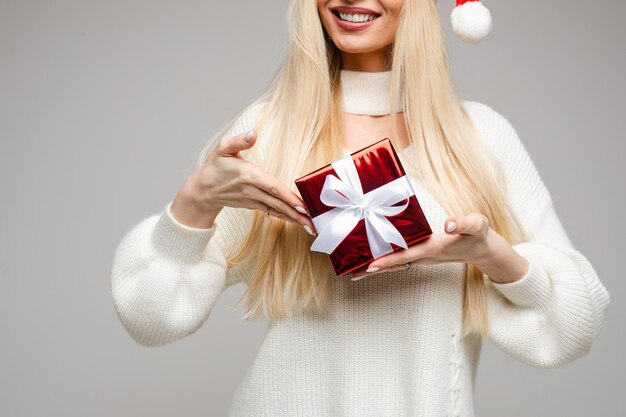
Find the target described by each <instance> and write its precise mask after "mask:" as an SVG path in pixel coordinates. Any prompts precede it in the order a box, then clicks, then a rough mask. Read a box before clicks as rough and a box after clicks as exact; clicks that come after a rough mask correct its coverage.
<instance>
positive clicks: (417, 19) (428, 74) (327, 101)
mask: <svg viewBox="0 0 626 417" xmlns="http://www.w3.org/2000/svg"><path fill="white" fill-rule="evenodd" d="M286 22H287V25H288V29H289V31H288V33H289V40H290V43H289V48H288V52H287V55H286V57H285V59H284V62H283V63H282V65H281V67H280V68H279V70H278V71H277V73H276V75H275V76H274V78H273V79H272V82H271V83H270V84H269V86H268V87H267V89H266V90H265V92H264V93H263V94H262V95H261V96H260V97H259V98H258V99H257V100H255V101H254V102H252V103H251V104H250V105H249V106H247V107H246V109H247V108H250V107H251V106H254V105H257V104H259V103H261V102H265V103H266V104H265V105H264V107H263V111H262V112H261V113H260V115H259V117H258V119H257V120H256V124H255V127H254V128H255V129H256V130H257V134H258V135H259V137H261V136H262V132H263V131H264V129H266V128H269V125H270V123H271V135H272V139H271V140H270V141H268V143H267V149H266V150H265V152H264V154H265V155H271V158H267V159H265V160H263V159H262V158H260V157H258V156H257V157H254V160H255V161H259V165H261V166H262V168H263V169H264V170H265V171H267V172H269V173H270V174H271V175H273V176H275V177H276V178H277V179H279V180H280V181H282V182H283V183H284V184H286V185H287V186H288V187H290V188H291V189H292V190H293V191H294V192H296V193H297V191H296V188H295V185H294V180H295V179H296V178H298V177H300V176H302V175H305V174H307V173H309V172H311V171H313V170H315V169H317V168H319V167H321V166H324V165H326V164H328V163H329V162H330V161H334V160H336V159H339V158H340V157H341V156H342V151H343V141H342V140H339V139H340V138H343V137H344V126H343V103H342V95H341V85H340V68H341V55H340V51H339V50H338V48H337V47H336V46H335V45H334V44H333V42H332V40H331V39H330V37H329V36H328V34H327V33H326V31H325V30H324V29H323V27H322V25H321V24H320V18H319V15H318V11H317V5H316V3H315V2H312V1H310V0H294V1H292V2H291V3H290V5H289V10H288V14H287V20H286ZM391 63H392V65H390V66H391V71H392V73H391V91H390V96H391V97H390V105H391V117H392V118H393V119H392V123H391V125H392V134H391V141H392V142H395V141H396V138H397V137H398V132H397V126H396V121H395V118H396V117H397V116H396V112H397V111H400V109H398V108H397V106H396V103H397V101H398V100H401V102H402V103H403V111H404V118H405V123H406V128H407V130H408V133H409V138H410V142H411V144H410V146H411V147H413V151H414V152H413V155H416V156H415V160H414V161H412V162H414V167H415V172H417V175H419V176H420V180H421V181H422V182H423V184H424V185H425V187H426V188H427V189H428V190H429V191H430V192H431V193H432V195H433V196H434V197H435V198H436V199H437V200H438V202H439V203H440V204H441V206H442V207H443V208H444V209H445V211H446V213H447V214H448V215H449V216H460V215H465V214H467V213H470V212H478V213H482V214H484V215H485V216H486V217H487V218H488V219H489V222H490V225H491V227H492V228H493V229H494V230H495V231H496V232H498V233H499V234H501V235H502V236H503V237H504V238H505V239H506V240H507V241H508V242H510V243H511V244H513V243H516V242H521V241H523V240H525V239H524V236H523V231H522V228H521V227H520V225H519V223H518V222H517V220H516V219H515V217H514V215H513V213H512V212H511V211H510V209H509V207H507V204H506V200H505V198H504V195H503V191H502V190H503V189H502V186H503V183H502V179H503V178H504V176H503V174H502V169H501V166H500V165H499V163H498V162H497V161H496V158H495V157H494V155H493V154H492V153H491V152H490V150H489V149H488V148H487V146H486V145H485V144H484V142H483V141H482V139H481V137H480V136H479V133H478V131H477V129H476V128H475V126H474V125H473V123H472V121H471V119H470V117H469V115H468V114H467V112H466V111H465V109H464V108H463V106H462V101H461V99H460V98H459V97H458V94H457V92H456V89H455V86H454V83H453V80H452V77H451V72H450V69H449V66H448V56H447V52H446V48H445V44H444V39H443V36H442V29H441V23H440V20H439V15H438V11H437V6H436V2H435V1H434V0H405V2H404V5H403V7H402V11H401V13H400V16H399V22H398V28H397V31H396V37H395V41H394V45H393V49H392V53H391V56H390V64H391ZM246 109H243V110H242V111H241V112H240V113H239V114H238V115H236V116H235V117H234V118H233V119H232V120H231V121H230V123H229V125H232V123H233V122H234V121H235V120H236V118H237V117H238V116H239V115H241V114H242V113H243V112H244V111H245V110H246ZM225 129H226V128H224V129H223V130H222V131H221V132H218V133H217V134H216V135H215V136H214V137H213V139H212V140H210V141H209V143H208V144H207V145H206V146H205V148H204V149H203V151H202V152H201V154H200V156H199V158H198V164H199V165H200V164H202V163H204V161H205V160H206V155H207V152H208V151H209V150H210V149H211V147H212V146H213V145H214V141H215V138H216V137H218V136H219V135H220V134H221V133H223V132H224V130H225ZM395 143H397V142H395ZM258 149H259V146H258V145H257V146H254V147H253V148H252V149H250V150H249V151H244V152H256V154H258ZM251 155H252V154H251ZM485 158H487V159H485ZM485 161H487V162H488V163H485ZM303 162H304V163H303ZM491 168H493V169H495V171H491V170H490V169H491ZM252 216H253V217H252V220H251V223H250V229H249V231H248V233H247V235H246V236H245V239H244V240H243V241H242V242H237V244H236V246H234V248H235V249H236V250H234V253H230V254H229V256H228V265H229V266H233V265H236V264H238V263H240V262H242V261H243V260H245V259H249V260H251V261H252V262H253V263H254V264H255V268H254V270H253V271H252V274H253V276H252V278H251V280H250V282H249V283H248V284H249V285H248V288H247V290H246V293H245V294H244V297H245V315H244V318H245V320H246V321H248V320H250V319H251V318H253V317H256V316H257V315H258V314H259V313H263V314H264V315H265V317H266V318H267V319H268V320H270V321H275V320H278V319H280V318H282V317H284V315H285V314H286V313H287V312H290V311H292V310H293V309H296V308H298V309H300V308H301V309H304V310H306V311H309V312H313V313H321V312H323V311H325V308H326V307H327V305H328V300H329V296H330V292H329V290H330V279H332V277H333V274H332V273H331V271H332V270H331V268H330V263H329V262H328V258H327V255H326V254H324V253H320V252H312V251H310V246H311V243H312V239H313V238H312V237H311V236H310V235H308V234H307V233H306V232H305V231H304V230H303V228H302V227H299V226H297V225H295V224H293V223H290V222H287V221H283V220H280V219H277V218H274V217H270V218H266V217H265V216H264V215H263V213H261V212H260V211H258V210H254V211H253V214H252ZM268 253H271V254H272V256H267V254H268ZM464 288H465V290H464V302H463V328H464V335H465V334H468V333H474V334H476V335H480V336H481V338H482V340H484V339H485V338H487V337H488V321H487V294H486V291H487V289H486V284H485V282H484V279H483V275H482V272H481V271H480V270H479V269H478V268H477V267H475V266H474V265H471V264H468V268H467V275H466V279H465V286H464ZM244 297H242V299H243V298H244Z"/></svg>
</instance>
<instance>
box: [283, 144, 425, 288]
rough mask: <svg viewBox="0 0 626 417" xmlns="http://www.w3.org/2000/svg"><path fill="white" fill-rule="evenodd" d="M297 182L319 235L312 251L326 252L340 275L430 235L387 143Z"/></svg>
mask: <svg viewBox="0 0 626 417" xmlns="http://www.w3.org/2000/svg"><path fill="white" fill-rule="evenodd" d="M295 183H296V186H297V187H298V190H299V191H300V195H301V197H302V200H303V201H304V203H305V204H306V206H307V209H308V211H309V213H310V214H311V217H312V218H313V224H314V225H315V228H316V230H317V233H318V236H317V238H316V239H315V241H314V242H313V245H312V246H311V250H313V251H318V252H325V253H328V255H329V257H330V261H331V263H332V265H333V268H334V270H335V273H336V274H337V275H338V276H345V275H347V274H349V273H352V272H354V273H358V272H361V271H363V270H365V269H367V265H368V264H369V263H370V262H371V261H373V260H374V259H376V258H379V257H381V256H383V255H386V254H388V253H392V252H394V251H397V250H399V249H404V248H406V247H408V246H410V245H412V244H414V243H416V242H419V241H421V240H424V239H426V238H427V237H429V236H430V235H432V230H431V228H430V225H429V224H428V221H427V220H426V217H425V216H424V213H423V211H422V208H421V206H420V204H419V202H418V201H417V198H416V197H415V192H414V190H413V187H412V186H411V183H410V181H409V179H408V176H407V175H406V174H405V172H404V168H403V167H402V164H401V163H400V160H399V158H398V155H397V154H396V151H395V149H394V148H393V146H392V144H391V141H390V140H389V138H385V139H382V140H380V141H378V142H376V143H373V144H372V145H370V146H367V147H365V148H363V149H361V150H358V151H356V152H354V153H352V154H351V155H349V156H346V157H344V158H342V159H339V160H337V161H335V162H333V163H331V164H328V165H326V166H325V167H323V168H320V169H318V170H316V171H314V172H312V173H310V174H308V175H305V176H303V177H300V178H298V179H297V180H296V181H295Z"/></svg>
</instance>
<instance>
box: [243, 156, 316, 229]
mask: <svg viewBox="0 0 626 417" xmlns="http://www.w3.org/2000/svg"><path fill="white" fill-rule="evenodd" d="M244 180H245V181H247V183H248V184H251V185H254V186H256V187H257V188H259V189H261V190H263V191H265V192H266V193H268V194H270V195H272V196H274V197H276V198H279V199H281V200H282V201H283V202H284V203H285V204H287V205H288V206H289V207H291V208H293V209H294V210H296V211H297V212H298V213H301V214H302V215H303V217H302V218H303V219H304V221H305V222H306V223H307V224H308V225H309V226H310V227H311V230H312V231H313V232H315V233H316V231H315V226H314V225H313V222H312V221H311V216H310V214H309V213H308V212H307V210H306V208H305V205H304V202H303V201H302V200H301V199H300V197H298V196H297V195H296V193H294V192H293V191H291V190H290V189H289V188H288V187H287V186H286V185H285V184H283V183H282V182H280V181H279V180H278V179H276V178H274V177H272V176H271V175H269V174H268V173H266V172H264V171H263V170H261V169H260V168H258V167H257V166H256V165H252V164H251V169H250V170H249V172H248V173H247V174H246V176H245V177H244Z"/></svg>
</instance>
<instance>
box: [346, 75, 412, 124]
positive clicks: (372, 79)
mask: <svg viewBox="0 0 626 417" xmlns="http://www.w3.org/2000/svg"><path fill="white" fill-rule="evenodd" d="M340 74H341V90H342V95H343V109H344V111H345V112H346V113H352V114H368V115H372V116H379V115H386V114H389V113H390V85H391V70H389V71H382V72H366V71H351V70H344V69H341V70H340ZM398 104H399V107H398V108H399V109H400V110H399V111H402V102H401V101H399V103H398Z"/></svg>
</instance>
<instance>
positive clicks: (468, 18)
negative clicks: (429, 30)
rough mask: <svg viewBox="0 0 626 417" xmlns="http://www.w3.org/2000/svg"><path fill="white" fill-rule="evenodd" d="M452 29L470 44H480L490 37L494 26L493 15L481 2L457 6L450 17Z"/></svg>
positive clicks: (470, 2)
mask: <svg viewBox="0 0 626 417" xmlns="http://www.w3.org/2000/svg"><path fill="white" fill-rule="evenodd" d="M450 20H451V21H452V29H453V30H454V33H456V34H457V36H458V37H459V38H461V39H462V40H463V41H465V42H468V43H476V42H480V41H482V40H483V39H485V38H486V37H487V35H489V32H491V28H492V26H493V20H492V19H491V13H490V12H489V9H487V8H486V7H485V6H483V4H482V3H481V2H480V1H468V2H466V3H465V4H462V5H460V6H456V7H455V8H454V9H453V10H452V14H451V15H450Z"/></svg>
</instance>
